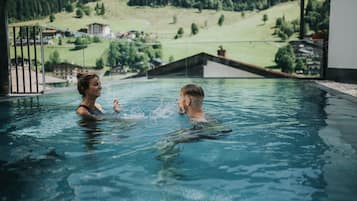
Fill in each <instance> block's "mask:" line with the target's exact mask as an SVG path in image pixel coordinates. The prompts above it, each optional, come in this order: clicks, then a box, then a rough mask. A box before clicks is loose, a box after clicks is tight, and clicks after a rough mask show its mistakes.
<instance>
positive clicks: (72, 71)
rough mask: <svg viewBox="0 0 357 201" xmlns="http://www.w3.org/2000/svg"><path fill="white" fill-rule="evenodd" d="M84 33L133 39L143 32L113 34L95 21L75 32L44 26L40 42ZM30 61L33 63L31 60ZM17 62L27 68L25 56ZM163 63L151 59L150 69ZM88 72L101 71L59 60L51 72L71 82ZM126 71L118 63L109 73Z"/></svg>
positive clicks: (13, 62)
mask: <svg viewBox="0 0 357 201" xmlns="http://www.w3.org/2000/svg"><path fill="white" fill-rule="evenodd" d="M86 35H91V36H98V37H100V38H106V39H110V40H114V39H117V40H125V39H126V40H128V41H133V40H135V39H138V38H139V37H143V36H144V33H143V32H139V31H136V30H132V31H128V32H118V33H115V34H114V33H113V32H112V31H111V29H110V26H109V25H108V24H102V23H97V22H95V23H91V24H88V25H87V27H85V28H81V29H79V30H77V32H72V31H69V30H60V29H57V28H50V27H49V28H46V29H45V30H43V31H42V37H43V41H42V43H43V45H54V44H53V42H52V39H54V38H63V37H81V36H86ZM146 35H148V34H146ZM149 37H151V38H157V36H156V35H154V34H149ZM34 42H36V44H37V45H40V43H41V42H40V39H37V40H36V41H33V39H29V44H31V45H32V44H33V43H34ZM21 43H22V44H26V43H27V41H26V39H22V41H20V40H19V39H17V40H16V46H20V45H21ZM22 62H23V63H22ZM31 63H33V61H32V62H31ZM17 64H18V65H19V66H24V67H25V68H28V66H29V61H28V59H26V58H24V59H23V60H22V58H17ZM163 64H164V62H163V61H162V60H161V59H159V58H156V59H153V60H151V61H150V63H149V65H150V69H153V68H156V67H158V66H160V65H163ZM15 65H16V59H14V58H12V59H11V66H13V67H15ZM88 72H94V73H99V74H100V73H102V71H101V70H97V69H95V68H93V67H86V66H81V65H78V64H72V63H68V62H61V63H57V64H54V65H53V72H52V73H51V74H52V76H53V77H56V78H59V79H62V80H64V81H66V82H69V83H72V82H76V75H77V73H88ZM126 72H127V69H125V68H124V67H123V66H121V65H120V64H118V66H116V67H113V68H111V70H110V74H111V75H117V74H125V73H126Z"/></svg>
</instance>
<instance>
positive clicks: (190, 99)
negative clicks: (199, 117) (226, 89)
mask: <svg viewBox="0 0 357 201" xmlns="http://www.w3.org/2000/svg"><path fill="white" fill-rule="evenodd" d="M204 97H205V94H204V91H203V89H202V87H200V86H197V85H195V84H187V85H185V86H183V87H182V88H181V90H180V98H179V101H178V107H179V112H180V113H186V112H187V111H188V110H193V111H201V110H202V104H203V99H204Z"/></svg>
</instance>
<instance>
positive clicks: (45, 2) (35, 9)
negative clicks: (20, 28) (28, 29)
mask: <svg viewBox="0 0 357 201" xmlns="http://www.w3.org/2000/svg"><path fill="white" fill-rule="evenodd" d="M94 1H97V0H11V1H7V3H8V5H7V6H8V17H9V21H10V22H16V21H25V20H33V19H39V18H42V17H46V16H49V15H51V14H53V13H58V12H61V11H64V10H66V11H68V12H72V11H73V6H72V4H73V3H77V4H86V3H88V2H94ZM71 10H72V11H71Z"/></svg>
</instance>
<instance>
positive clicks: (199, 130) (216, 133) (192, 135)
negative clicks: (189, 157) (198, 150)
mask: <svg viewBox="0 0 357 201" xmlns="http://www.w3.org/2000/svg"><path fill="white" fill-rule="evenodd" d="M230 132H232V129H230V128H226V127H224V126H223V125H222V124H220V123H219V122H218V121H216V120H215V119H212V118H209V120H208V121H207V122H192V127H191V128H189V129H179V130H177V131H174V132H171V133H168V134H167V135H165V136H164V140H162V141H159V142H157V143H156V145H155V147H156V148H157V149H158V152H159V155H157V156H156V159H157V160H159V161H161V163H162V165H161V169H160V171H159V173H158V179H157V181H156V183H157V184H159V185H163V184H167V183H168V182H173V181H172V179H180V178H182V177H183V175H182V174H180V173H179V171H178V169H177V167H176V166H177V165H178V164H177V157H178V156H179V155H180V147H178V146H177V144H179V143H189V142H197V141H199V140H217V139H219V138H221V137H223V136H225V135H227V134H229V133H230Z"/></svg>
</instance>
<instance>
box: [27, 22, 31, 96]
mask: <svg viewBox="0 0 357 201" xmlns="http://www.w3.org/2000/svg"><path fill="white" fill-rule="evenodd" d="M26 38H27V58H28V60H29V80H30V83H29V84H30V93H32V79H31V56H30V42H29V41H30V37H29V27H28V26H27V27H26Z"/></svg>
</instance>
